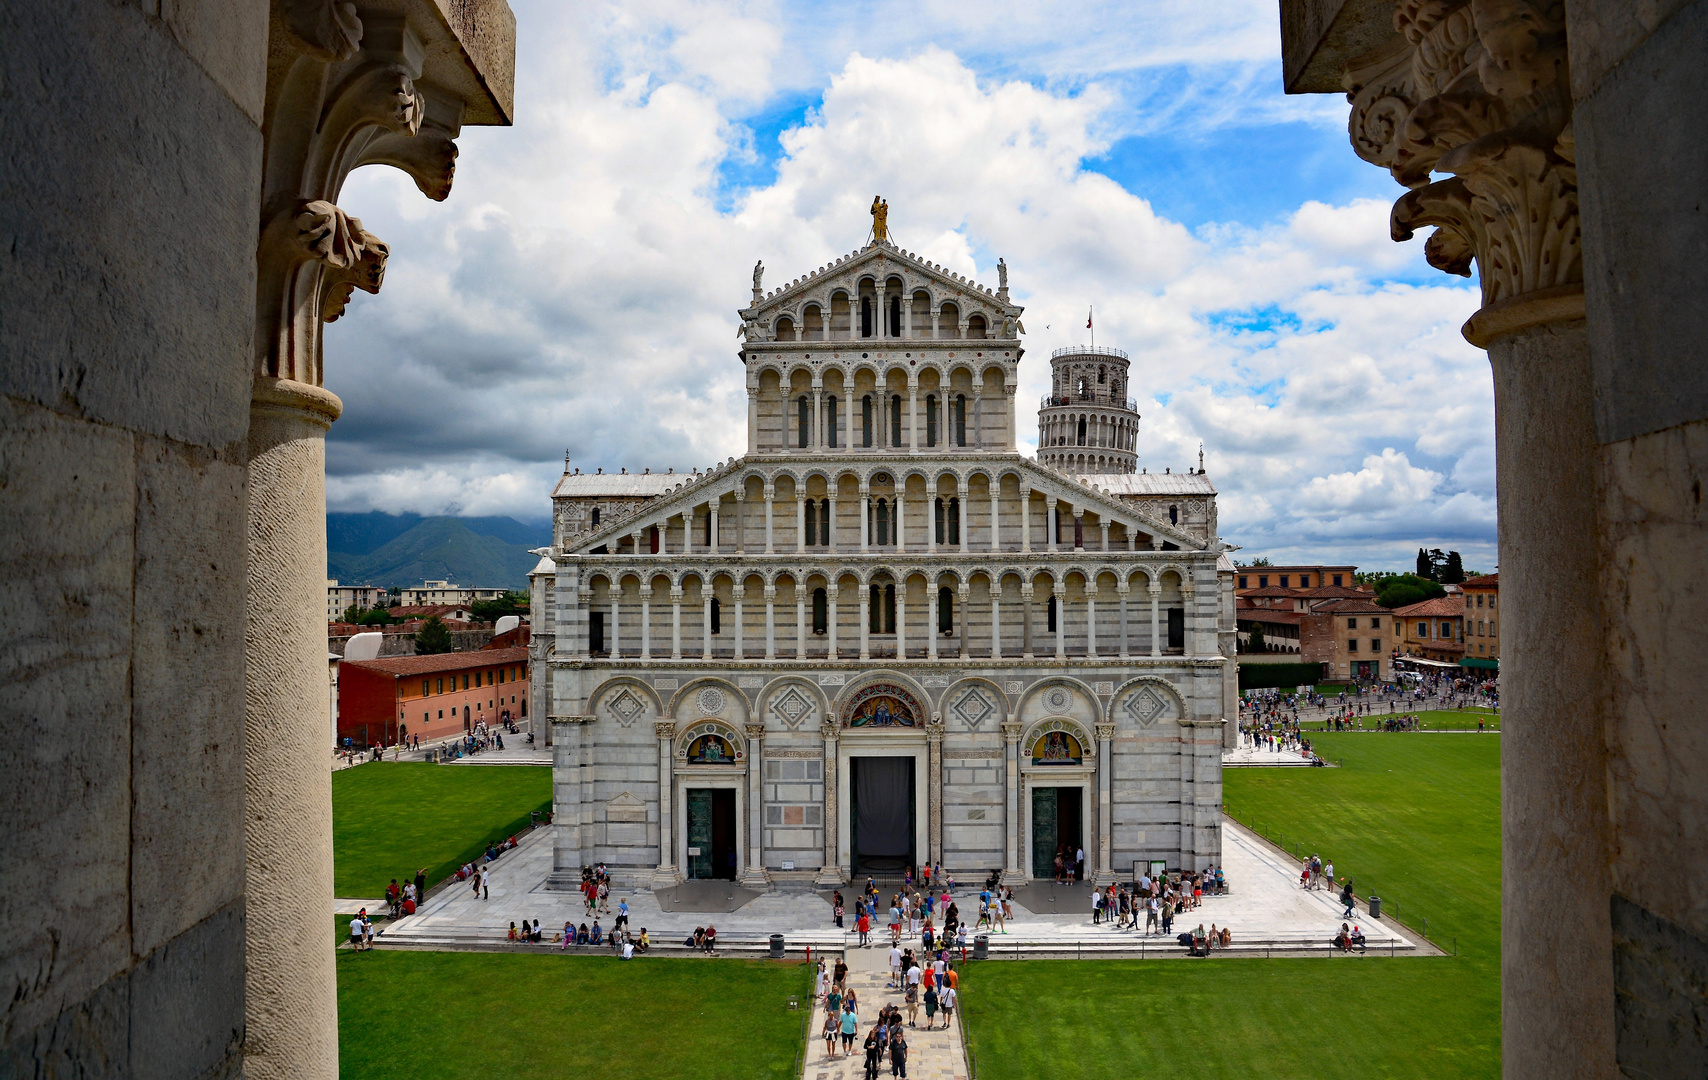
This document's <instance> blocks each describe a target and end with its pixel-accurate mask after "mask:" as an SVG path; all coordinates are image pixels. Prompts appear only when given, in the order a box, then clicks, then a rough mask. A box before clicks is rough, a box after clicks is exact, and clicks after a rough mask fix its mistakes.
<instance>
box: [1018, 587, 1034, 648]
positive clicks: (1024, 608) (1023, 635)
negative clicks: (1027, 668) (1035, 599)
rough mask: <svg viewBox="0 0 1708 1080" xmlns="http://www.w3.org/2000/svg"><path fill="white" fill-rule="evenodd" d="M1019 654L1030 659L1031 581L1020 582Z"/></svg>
mask: <svg viewBox="0 0 1708 1080" xmlns="http://www.w3.org/2000/svg"><path fill="white" fill-rule="evenodd" d="M1020 655H1021V656H1022V657H1024V658H1025V659H1027V660H1030V659H1032V583H1031V582H1030V581H1022V582H1021V583H1020Z"/></svg>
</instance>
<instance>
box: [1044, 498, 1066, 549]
mask: <svg viewBox="0 0 1708 1080" xmlns="http://www.w3.org/2000/svg"><path fill="white" fill-rule="evenodd" d="M1061 520H1062V510H1061V507H1060V506H1058V505H1056V501H1055V500H1054V499H1051V500H1049V502H1048V504H1047V505H1046V506H1045V508H1044V527H1045V528H1047V529H1048V530H1049V536H1048V537H1047V538H1046V539H1045V541H1044V543H1045V548H1044V550H1046V551H1054V550H1056V538H1057V537H1058V536H1060V535H1061V532H1062V528H1061Z"/></svg>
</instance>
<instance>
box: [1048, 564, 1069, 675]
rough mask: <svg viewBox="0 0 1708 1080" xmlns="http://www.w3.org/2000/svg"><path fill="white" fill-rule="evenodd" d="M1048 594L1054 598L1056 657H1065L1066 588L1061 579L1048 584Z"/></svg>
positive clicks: (1059, 658)
mask: <svg viewBox="0 0 1708 1080" xmlns="http://www.w3.org/2000/svg"><path fill="white" fill-rule="evenodd" d="M1050 595H1051V596H1054V597H1055V598H1056V659H1057V660H1065V659H1066V658H1067V588H1066V585H1065V584H1064V583H1063V582H1061V581H1059V580H1058V581H1056V582H1053V583H1052V584H1051V585H1050Z"/></svg>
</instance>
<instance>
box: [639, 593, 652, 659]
mask: <svg viewBox="0 0 1708 1080" xmlns="http://www.w3.org/2000/svg"><path fill="white" fill-rule="evenodd" d="M640 604H641V651H640V658H641V661H642V662H643V663H644V662H645V661H647V660H651V659H652V586H651V585H642V586H641V590H640Z"/></svg>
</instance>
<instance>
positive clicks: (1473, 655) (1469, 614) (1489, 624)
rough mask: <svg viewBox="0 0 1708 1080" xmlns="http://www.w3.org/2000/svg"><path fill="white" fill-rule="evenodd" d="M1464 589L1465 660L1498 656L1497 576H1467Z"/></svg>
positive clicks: (1489, 658)
mask: <svg viewBox="0 0 1708 1080" xmlns="http://www.w3.org/2000/svg"><path fill="white" fill-rule="evenodd" d="M1459 587H1460V588H1461V589H1463V590H1465V659H1467V660H1473V659H1476V660H1499V659H1500V575H1499V574H1484V575H1483V576H1482V577H1474V578H1469V579H1467V580H1466V581H1464V582H1462V583H1461V584H1460V586H1459Z"/></svg>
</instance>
